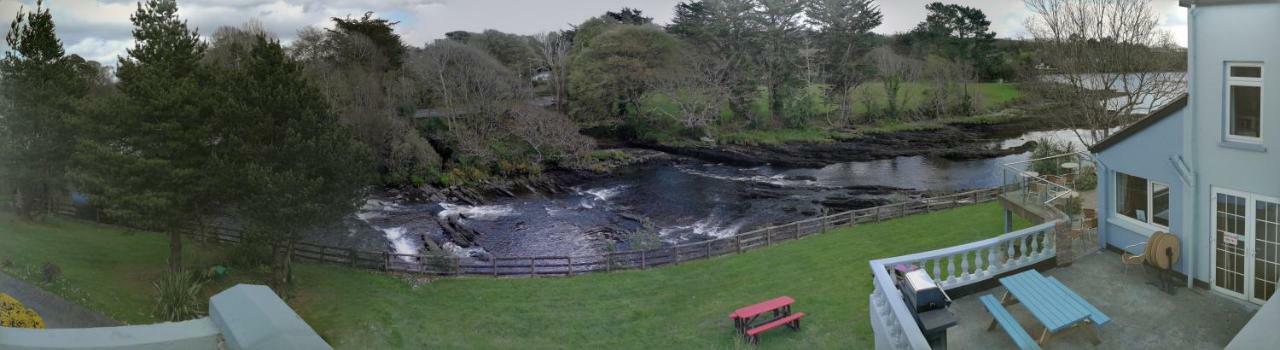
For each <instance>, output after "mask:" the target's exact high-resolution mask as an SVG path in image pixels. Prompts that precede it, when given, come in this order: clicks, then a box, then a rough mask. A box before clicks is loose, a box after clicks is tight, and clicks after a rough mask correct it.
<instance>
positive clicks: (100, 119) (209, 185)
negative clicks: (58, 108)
mask: <svg viewBox="0 0 1280 350" xmlns="http://www.w3.org/2000/svg"><path fill="white" fill-rule="evenodd" d="M177 12H178V7H177V3H176V2H175V1H174V0H148V1H145V2H142V3H139V4H138V10H137V12H135V13H134V15H133V16H131V17H130V19H131V20H132V21H133V24H134V30H133V38H134V40H135V41H136V44H135V46H134V47H133V48H130V49H129V50H128V56H127V57H121V59H120V66H119V69H118V70H117V71H116V77H117V78H118V80H119V84H118V85H117V86H118V87H119V90H120V94H119V95H120V96H119V97H118V98H116V99H114V100H112V101H109V102H108V103H104V105H105V106H106V107H104V108H101V109H100V110H98V111H97V112H98V113H97V115H96V116H95V118H93V119H92V121H91V122H90V123H86V124H89V125H86V128H91V129H92V130H93V133H92V134H93V135H94V136H95V137H93V138H88V139H86V140H84V141H82V142H81V146H82V147H81V148H80V149H79V152H78V155H77V166H76V172H75V177H76V180H77V181H76V182H77V184H78V185H80V186H81V187H82V188H83V189H85V190H86V191H88V192H89V193H90V194H91V195H92V198H93V200H94V201H95V203H96V204H98V205H100V206H101V207H103V208H104V212H105V213H106V214H107V216H108V217H111V218H112V219H115V220H119V221H121V222H127V223H131V224H134V225H139V226H142V227H143V228H146V229H152V230H159V231H163V232H167V233H168V234H169V249H170V250H169V268H170V269H171V270H175V271H176V270H179V269H181V267H182V236H181V232H183V231H184V230H188V229H192V228H193V227H195V226H198V225H199V223H200V222H202V221H203V220H202V218H205V217H207V216H208V212H209V211H210V210H212V209H215V208H219V203H220V202H222V201H223V200H224V199H225V197H226V196H228V195H230V194H231V191H230V190H231V189H230V188H225V187H223V186H220V184H221V183H224V182H223V181H222V180H221V179H220V178H219V175H221V174H224V172H222V171H219V170H220V169H223V168H224V165H223V164H222V161H221V160H220V159H219V158H218V157H217V156H216V155H215V153H214V150H215V149H216V147H217V145H218V144H219V143H220V142H221V138H219V137H218V130H219V128H220V127H221V126H222V125H220V124H219V123H217V120H214V119H211V118H210V115H211V111H212V110H214V109H215V107H216V106H215V105H213V104H211V103H209V102H210V99H209V98H207V96H204V95H203V94H202V92H201V91H202V89H203V88H205V87H206V85H207V84H208V82H209V80H210V79H209V74H207V72H206V69H205V67H203V66H202V65H201V64H200V59H201V56H202V54H203V52H204V49H205V45H204V43H202V42H201V41H200V37H199V35H198V34H197V33H196V32H195V31H194V30H189V29H188V28H187V24H186V22H185V21H183V20H181V19H179V18H178V15H177Z"/></svg>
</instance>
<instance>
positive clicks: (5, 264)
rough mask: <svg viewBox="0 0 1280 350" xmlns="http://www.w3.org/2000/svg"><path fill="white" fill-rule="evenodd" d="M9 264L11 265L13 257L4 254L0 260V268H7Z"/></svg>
mask: <svg viewBox="0 0 1280 350" xmlns="http://www.w3.org/2000/svg"><path fill="white" fill-rule="evenodd" d="M10 266H13V258H10V257H7V256H6V257H4V259H2V260H0V269H4V268H9V267H10Z"/></svg>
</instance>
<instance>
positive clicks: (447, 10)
mask: <svg viewBox="0 0 1280 350" xmlns="http://www.w3.org/2000/svg"><path fill="white" fill-rule="evenodd" d="M681 1H687V0H537V1H533V0H185V1H184V0H179V3H178V6H179V15H180V16H181V17H182V18H184V19H186V20H187V21H188V23H189V24H190V25H191V26H192V27H195V28H198V29H199V32H200V34H201V35H209V34H212V33H213V32H214V31H215V30H217V29H218V28H219V27H222V26H238V25H241V24H243V23H245V22H248V21H250V20H254V21H257V22H260V23H262V24H263V25H264V26H265V27H266V29H267V30H269V31H271V32H272V33H274V34H276V36H277V37H279V38H281V40H284V41H286V42H288V41H291V40H292V39H294V38H295V37H296V35H297V32H298V30H300V29H302V28H303V27H307V26H320V27H325V26H329V25H330V18H331V17H346V16H359V15H361V14H363V13H364V12H366V11H373V12H375V14H376V15H378V16H382V17H385V18H389V19H392V20H396V21H399V22H400V25H399V27H398V28H397V30H398V31H399V32H400V33H401V35H402V36H403V37H404V39H405V42H407V43H409V44H411V45H422V44H424V43H426V42H429V41H432V40H434V39H437V38H441V37H443V36H444V33H446V32H450V31H454V30H467V31H481V30H485V29H496V30H501V31H505V32H513V33H520V34H535V33H539V32H545V31H550V30H561V29H567V28H569V27H570V26H572V25H575V24H578V23H581V22H582V21H584V20H586V19H588V18H591V17H594V16H598V15H600V14H602V13H604V12H605V11H611V10H617V9H620V8H622V7H632V8H637V9H640V10H643V11H644V13H645V14H646V15H647V16H651V17H654V20H655V22H658V23H669V22H670V20H671V16H672V12H673V8H674V7H675V5H676V4H677V3H679V2H681ZM932 1H935V0H880V1H878V3H879V6H880V7H881V12H882V13H884V16H885V19H884V24H883V25H881V26H880V27H879V28H876V32H879V33H884V34H891V33H897V32H904V31H908V30H910V29H911V28H913V27H914V26H915V25H916V24H917V23H919V22H920V21H922V20H924V17H925V9H924V5H925V4H926V3H928V2H932ZM962 3H964V4H965V5H966V6H971V7H976V8H978V9H981V10H983V11H984V12H985V13H986V14H987V18H988V19H990V20H991V22H992V24H991V29H992V30H994V31H995V32H996V33H997V35H998V36H1000V37H1006V38H1016V37H1021V36H1024V35H1025V32H1026V30H1025V29H1024V28H1023V22H1024V21H1025V20H1026V17H1027V16H1028V15H1029V13H1028V12H1027V11H1026V9H1025V7H1024V5H1023V3H1022V0H969V1H963V2H962ZM34 6H35V0H0V21H3V22H2V24H3V25H4V27H0V29H2V28H7V27H8V23H9V21H11V20H12V18H13V16H12V15H13V14H14V13H16V11H17V10H18V8H19V7H25V8H28V9H30V8H33V7H34ZM45 6H48V7H49V8H50V9H51V12H52V13H53V16H54V21H55V22H56V23H57V26H58V35H59V36H60V37H61V38H62V41H63V43H64V45H66V47H67V51H68V52H70V53H76V54H80V55H82V56H84V57H86V58H90V59H95V60H101V61H104V63H107V64H110V63H113V62H114V61H115V56H116V55H122V54H124V48H126V47H128V46H129V45H128V43H129V42H131V35H132V34H131V30H132V27H133V26H132V23H130V21H129V16H130V15H131V14H132V13H133V12H134V11H135V10H136V9H137V4H136V2H135V1H132V0H58V1H48V2H46V3H45ZM1153 6H1154V7H1155V8H1156V11H1157V12H1158V13H1160V14H1161V16H1162V18H1161V19H1162V22H1164V24H1165V26H1164V27H1165V28H1167V29H1169V30H1170V31H1171V32H1173V34H1174V38H1175V40H1178V41H1179V43H1180V44H1183V45H1185V44H1186V29H1185V28H1186V11H1185V9H1182V8H1180V7H1178V5H1177V1H1176V0H1156V1H1155V2H1154V3H1153ZM0 45H2V44H0ZM5 49H7V48H5Z"/></svg>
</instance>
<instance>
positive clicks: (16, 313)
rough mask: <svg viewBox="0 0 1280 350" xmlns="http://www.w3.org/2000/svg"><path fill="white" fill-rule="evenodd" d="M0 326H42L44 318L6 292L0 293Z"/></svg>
mask: <svg viewBox="0 0 1280 350" xmlns="http://www.w3.org/2000/svg"><path fill="white" fill-rule="evenodd" d="M0 327H12V328H44V319H41V318H40V315H39V314H36V311H35V310H32V309H28V308H27V307H26V306H22V303H20V302H18V299H14V298H13V297H11V296H9V295H8V294H4V293H0Z"/></svg>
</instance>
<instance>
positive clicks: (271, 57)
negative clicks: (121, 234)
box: [216, 33, 375, 295]
mask: <svg viewBox="0 0 1280 350" xmlns="http://www.w3.org/2000/svg"><path fill="white" fill-rule="evenodd" d="M251 35H252V38H253V40H252V43H251V45H249V46H246V47H235V48H230V51H232V52H231V55H230V56H232V57H230V60H231V61H232V62H233V64H222V65H220V67H222V70H219V71H218V73H219V74H217V76H218V77H219V78H218V83H217V84H216V86H217V87H218V88H217V90H219V91H221V92H222V93H221V94H219V98H225V99H226V100H224V101H222V103H220V105H223V106H227V107H226V108H223V109H220V110H219V111H218V112H217V113H219V114H220V115H221V117H219V119H222V120H226V121H228V122H229V123H228V125H231V127H230V128H229V129H228V130H226V140H225V142H224V143H223V147H225V149H224V150H223V151H225V153H226V154H227V156H226V159H227V160H228V163H231V164H229V165H228V168H227V169H234V173H235V174H236V175H237V176H234V177H228V179H229V180H230V181H231V183H233V184H234V187H237V188H242V189H244V190H243V192H242V193H241V195H240V196H239V197H238V198H236V199H235V203H234V205H233V207H235V208H236V210H235V212H236V214H237V217H240V218H242V219H244V220H245V222H246V224H247V226H248V227H249V228H250V232H252V233H254V234H260V235H263V237H264V238H266V239H267V240H266V241H268V242H272V244H273V247H274V248H275V249H274V250H273V251H274V258H273V264H272V265H273V270H274V271H275V278H273V280H272V283H271V284H272V286H273V287H275V288H276V290H277V292H278V293H280V295H285V291H286V290H285V287H286V286H287V285H288V284H289V280H290V276H291V266H292V264H291V262H292V259H293V246H294V242H297V241H298V240H299V239H300V238H301V237H302V235H303V234H304V233H307V232H311V231H314V230H317V229H322V228H329V227H332V226H334V225H338V224H340V223H341V220H342V218H343V217H346V216H348V215H349V214H350V213H351V212H353V211H354V210H355V208H356V206H357V205H358V203H360V201H362V200H363V199H364V190H365V188H366V186H367V185H368V184H369V183H371V182H372V181H374V180H375V179H374V177H373V176H372V175H373V172H372V169H373V167H372V166H371V163H370V158H369V151H368V148H367V147H365V146H364V144H363V143H362V142H360V141H359V140H358V139H356V138H355V135H354V134H353V133H351V131H350V130H349V129H347V128H346V127H344V126H342V125H341V124H340V122H339V120H338V117H337V115H336V114H334V113H333V112H331V111H330V110H329V107H328V104H327V103H326V102H325V99H324V95H323V94H321V92H320V91H319V90H318V89H317V88H315V87H314V86H312V85H310V84H309V83H308V82H307V80H306V79H305V77H304V75H303V73H302V69H303V68H302V66H301V65H300V64H299V63H298V62H295V61H294V60H293V59H290V58H289V57H288V56H287V55H286V54H285V51H284V48H282V47H281V46H280V43H279V42H278V41H276V40H273V39H268V38H267V37H266V36H265V34H262V33H256V34H251ZM233 44H235V43H233Z"/></svg>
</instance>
